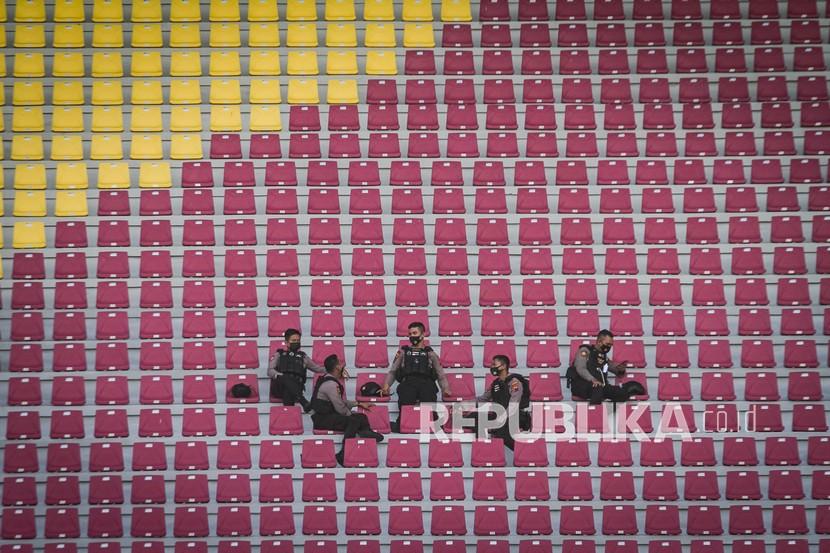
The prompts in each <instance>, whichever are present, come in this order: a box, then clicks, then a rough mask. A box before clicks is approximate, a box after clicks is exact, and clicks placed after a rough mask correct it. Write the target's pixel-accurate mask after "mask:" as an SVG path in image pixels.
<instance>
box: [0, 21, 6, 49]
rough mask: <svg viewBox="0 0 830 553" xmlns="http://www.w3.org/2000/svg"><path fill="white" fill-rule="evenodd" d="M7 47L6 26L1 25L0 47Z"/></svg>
mask: <svg viewBox="0 0 830 553" xmlns="http://www.w3.org/2000/svg"><path fill="white" fill-rule="evenodd" d="M5 47H6V27H5V26H4V25H0V48H5Z"/></svg>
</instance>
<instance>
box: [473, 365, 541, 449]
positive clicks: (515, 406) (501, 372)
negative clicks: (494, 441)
mask: <svg viewBox="0 0 830 553" xmlns="http://www.w3.org/2000/svg"><path fill="white" fill-rule="evenodd" d="M490 374H492V375H493V376H495V377H496V379H495V380H493V382H491V383H490V388H488V389H487V391H486V392H484V394H482V395H481V396H479V397H478V401H481V402H493V403H498V404H499V405H501V406H502V407H504V409H505V410H506V411H507V412H508V416H509V417H515V416H518V417H519V428H521V429H523V430H529V429H530V413H528V412H527V411H526V409H527V408H528V407H529V406H530V388H528V383H527V380H526V379H525V377H523V376H522V375H520V374H517V373H511V372H510V358H509V357H507V356H506V355H496V356H494V357H493V360H492V362H491V363H490ZM491 435H492V436H493V437H494V438H501V439H502V440H503V441H504V445H505V446H507V447H508V448H510V449H511V450H512V449H513V445H514V443H515V442H514V440H513V436H512V435H511V434H510V423H509V420H506V421H505V423H504V425H503V426H501V427H499V428H496V429H495V430H493V431H492V432H491Z"/></svg>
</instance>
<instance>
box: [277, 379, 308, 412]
mask: <svg viewBox="0 0 830 553" xmlns="http://www.w3.org/2000/svg"><path fill="white" fill-rule="evenodd" d="M304 393H305V382H304V381H303V379H302V378H300V377H298V376H293V375H290V374H279V375H277V377H276V378H274V379H273V380H271V396H273V397H280V398H282V403H283V405H289V406H290V405H294V404H295V403H299V404H300V405H302V406H303V407H305V406H306V405H308V400H307V399H306V398H305V397H304V396H303V394H304Z"/></svg>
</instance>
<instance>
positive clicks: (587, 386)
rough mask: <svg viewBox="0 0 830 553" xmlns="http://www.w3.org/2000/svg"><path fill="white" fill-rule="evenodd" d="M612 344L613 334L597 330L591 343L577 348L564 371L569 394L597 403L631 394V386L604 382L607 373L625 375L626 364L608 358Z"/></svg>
mask: <svg viewBox="0 0 830 553" xmlns="http://www.w3.org/2000/svg"><path fill="white" fill-rule="evenodd" d="M613 346H614V335H613V334H611V332H610V331H608V330H601V331H600V333H599V334H597V341H596V342H595V343H594V344H592V345H587V344H586V345H583V346H580V347H579V349H578V350H577V352H576V358H575V359H574V361H573V363H572V364H571V366H570V367H568V372H567V373H566V377H567V380H568V386H569V387H570V388H571V393H572V394H573V396H575V397H578V398H582V399H587V400H588V401H589V402H590V403H591V404H598V403H602V401H603V400H606V399H610V400H611V401H615V402H617V401H628V399H629V397H630V396H631V395H634V394H632V393H630V391H631V388H629V387H627V388H624V387H622V386H614V385H612V384H609V382H608V373H611V374H613V375H615V376H623V375H625V365H626V363H625V362H621V363H614V362H613V361H611V359H610V358H609V357H608V352H609V351H611V348H612V347H613Z"/></svg>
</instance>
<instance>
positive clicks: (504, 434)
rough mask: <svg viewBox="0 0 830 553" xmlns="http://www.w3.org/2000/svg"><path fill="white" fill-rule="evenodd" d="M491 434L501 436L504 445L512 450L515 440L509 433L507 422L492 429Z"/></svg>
mask: <svg viewBox="0 0 830 553" xmlns="http://www.w3.org/2000/svg"><path fill="white" fill-rule="evenodd" d="M491 435H492V436H493V437H494V438H501V439H502V441H504V445H505V446H506V447H507V448H509V449H510V450H511V451H512V450H513V446H514V445H515V443H516V442H515V441H514V440H513V436H511V435H510V427H509V426H508V425H507V424H505V425H504V426H501V427H499V428H496V429H495V430H493V431H492V432H491Z"/></svg>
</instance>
